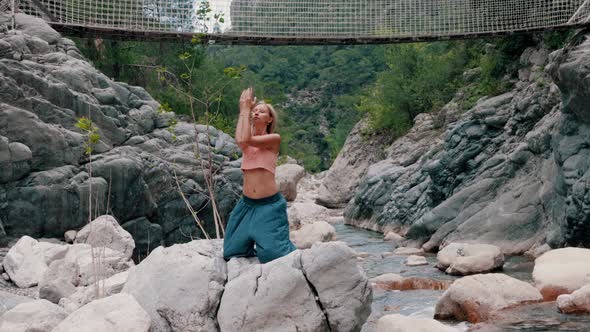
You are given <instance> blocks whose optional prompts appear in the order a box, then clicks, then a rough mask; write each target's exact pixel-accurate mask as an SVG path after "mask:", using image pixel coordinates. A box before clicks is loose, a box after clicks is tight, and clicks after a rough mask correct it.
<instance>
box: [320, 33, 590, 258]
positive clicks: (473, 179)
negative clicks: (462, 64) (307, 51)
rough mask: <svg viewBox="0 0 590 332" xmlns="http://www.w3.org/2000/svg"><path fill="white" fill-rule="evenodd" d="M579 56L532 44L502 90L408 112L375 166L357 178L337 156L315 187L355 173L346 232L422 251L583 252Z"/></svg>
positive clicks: (585, 171) (583, 96)
mask: <svg viewBox="0 0 590 332" xmlns="http://www.w3.org/2000/svg"><path fill="white" fill-rule="evenodd" d="M589 47H590V42H589V41H586V40H585V41H583V42H582V43H581V44H580V45H577V46H575V45H572V46H571V47H570V48H568V49H567V50H566V51H563V50H559V51H556V52H553V53H551V54H549V52H548V51H547V50H546V49H544V48H543V46H542V45H540V46H539V47H538V48H530V49H527V50H526V51H525V52H524V53H523V54H522V56H521V59H520V62H521V66H522V68H521V69H520V71H519V79H518V80H517V81H515V82H513V83H514V88H513V90H512V91H509V92H507V93H504V94H502V95H499V96H490V97H486V98H482V99H481V100H479V101H478V102H477V103H476V105H475V106H474V107H473V108H471V109H470V110H468V111H467V112H462V111H461V109H460V107H459V102H460V100H462V98H464V97H465V96H464V95H463V92H462V91H460V92H459V93H458V94H457V96H456V97H455V99H454V100H453V101H451V102H450V103H449V104H447V105H446V106H444V107H443V109H442V110H441V111H440V112H439V113H436V114H421V115H418V116H417V117H416V119H415V125H414V128H412V130H411V131H410V132H409V133H408V134H407V135H405V136H403V137H401V138H399V139H397V140H396V141H395V142H393V143H392V144H391V145H390V146H388V147H387V148H386V149H385V158H384V159H383V160H381V161H379V162H376V163H374V164H372V165H365V169H364V171H362V170H360V169H359V168H358V167H356V166H354V165H357V164H356V160H357V157H358V158H359V159H363V160H364V159H367V157H366V156H363V155H358V156H356V155H354V154H352V155H351V154H349V156H348V159H347V160H343V161H341V164H343V165H346V164H348V165H351V166H349V167H348V168H347V167H344V168H342V167H340V168H339V167H336V166H337V165H336V166H335V168H334V169H331V170H330V171H329V172H330V173H331V176H330V177H326V182H325V183H323V187H324V188H330V187H332V186H334V185H336V184H334V182H335V181H339V180H335V179H348V178H350V177H351V176H349V175H351V174H364V176H363V178H362V179H361V180H360V182H359V184H358V186H357V187H356V189H355V190H354V192H353V197H352V199H351V200H350V201H349V202H348V205H347V207H346V210H345V221H346V223H348V224H351V225H356V226H359V227H364V228H368V229H373V230H378V231H380V232H383V233H387V232H388V231H394V232H396V233H398V234H400V235H402V236H404V237H405V239H407V240H408V241H407V243H406V244H407V245H410V246H413V247H422V248H423V249H424V250H426V251H434V252H436V251H438V250H440V249H442V248H443V247H445V246H446V245H448V244H449V243H452V242H472V243H489V244H494V245H498V246H499V247H500V248H501V250H502V252H503V253H505V254H523V253H529V254H531V255H535V256H536V255H538V254H540V253H542V252H543V251H546V250H548V249H550V248H559V247H562V246H566V245H570V246H587V245H589V242H588V240H587V239H588V238H590V233H589V232H588V230H589V229H590V228H589V227H590V226H589V225H590V208H589V206H590V205H589V200H588V197H590V196H589V195H590V190H589V188H590V186H589V185H588V181H589V179H590V159H589V158H588V156H589V155H590V153H589V152H590V150H589V149H588V148H589V147H590V122H589V119H590V113H588V108H587V107H585V106H584V105H586V101H587V88H588V87H587V82H586V81H585V80H584V79H583V77H586V75H587V72H588V69H587V67H588V63H590V52H589V51H588V49H589ZM472 76H473V75H470V76H469V80H473V79H474V78H473V77H472ZM468 84H469V81H466V85H468ZM351 142H352V143H350V144H353V145H354V146H355V147H356V150H357V151H364V149H363V145H362V144H360V145H361V146H359V143H358V140H352V139H351ZM366 144H367V145H369V146H371V147H372V146H373V145H374V144H373V143H372V142H367V143H366ZM346 151H350V149H347V147H346V146H345V147H344V149H343V154H342V155H341V156H344V154H345V152H346ZM367 151H370V150H367ZM358 153H361V152H358ZM358 153H357V154H358ZM323 195H324V196H325V195H327V194H326V193H325V192H324V193H323ZM338 195H340V196H341V194H338ZM338 195H335V196H334V197H340V196H338ZM327 200H328V199H327V198H325V197H320V198H319V199H318V202H319V203H322V202H324V201H327ZM340 203H343V201H340ZM331 204H332V203H331Z"/></svg>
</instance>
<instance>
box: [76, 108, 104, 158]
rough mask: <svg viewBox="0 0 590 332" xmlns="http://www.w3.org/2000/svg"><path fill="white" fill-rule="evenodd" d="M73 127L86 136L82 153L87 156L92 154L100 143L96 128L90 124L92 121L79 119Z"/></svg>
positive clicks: (83, 118) (84, 118)
mask: <svg viewBox="0 0 590 332" xmlns="http://www.w3.org/2000/svg"><path fill="white" fill-rule="evenodd" d="M75 126H76V127H78V128H79V129H80V130H82V131H83V132H85V133H86V134H87V135H88V138H87V140H86V142H84V152H85V153H86V154H87V155H90V154H92V152H93V151H94V147H95V146H96V144H98V142H99V141H100V134H99V132H98V127H96V126H95V125H94V124H93V123H92V120H90V119H89V118H86V117H81V118H79V119H78V122H77V123H76V124H75Z"/></svg>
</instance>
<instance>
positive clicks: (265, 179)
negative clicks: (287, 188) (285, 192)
mask: <svg viewBox="0 0 590 332" xmlns="http://www.w3.org/2000/svg"><path fill="white" fill-rule="evenodd" d="M243 172H244V187H243V193H244V195H246V196H247V197H250V198H256V199H257V198H264V197H268V196H272V195H274V194H276V193H277V192H278V191H279V189H278V188H277V184H276V182H275V175H274V174H272V173H271V172H269V171H268V170H266V169H264V168H254V169H249V170H243Z"/></svg>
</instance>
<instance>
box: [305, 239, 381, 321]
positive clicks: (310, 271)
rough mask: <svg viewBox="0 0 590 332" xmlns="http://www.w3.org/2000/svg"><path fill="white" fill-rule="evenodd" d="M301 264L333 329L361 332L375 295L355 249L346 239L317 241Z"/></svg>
mask: <svg viewBox="0 0 590 332" xmlns="http://www.w3.org/2000/svg"><path fill="white" fill-rule="evenodd" d="M301 266H302V270H303V272H304V274H305V276H306V277H307V280H308V281H309V282H310V283H311V284H312V285H313V287H314V288H315V290H316V291H317V293H318V297H319V300H318V301H320V303H322V307H323V308H324V310H325V311H326V315H327V316H328V321H329V323H330V327H331V328H332V331H360V329H361V326H362V325H363V324H364V322H365V321H366V319H367V318H368V317H369V315H370V314H371V308H370V303H371V302H372V300H373V296H372V291H371V287H370V286H369V282H368V279H367V276H366V275H365V273H364V272H363V271H362V270H361V269H360V268H359V267H358V265H357V263H356V253H355V252H354V250H352V249H351V248H349V247H348V246H346V245H345V244H344V243H343V242H331V243H316V244H314V245H313V246H312V247H311V249H309V250H305V251H303V252H302V254H301ZM344 289H346V290H347V292H343V291H342V290H344Z"/></svg>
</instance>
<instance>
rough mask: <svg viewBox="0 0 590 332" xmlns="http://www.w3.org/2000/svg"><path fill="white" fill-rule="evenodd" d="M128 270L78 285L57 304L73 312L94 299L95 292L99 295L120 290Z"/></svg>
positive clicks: (113, 293) (111, 293)
mask: <svg viewBox="0 0 590 332" xmlns="http://www.w3.org/2000/svg"><path fill="white" fill-rule="evenodd" d="M128 276H129V272H128V271H124V272H121V273H117V274H115V275H114V276H112V277H110V278H107V279H104V280H101V281H99V282H98V283H94V284H92V285H89V286H86V287H79V288H78V289H77V290H76V291H75V292H74V293H72V294H71V295H69V296H67V297H64V298H62V299H61V300H60V301H59V305H61V306H62V307H64V309H65V310H66V311H67V312H70V313H71V312H74V311H76V310H78V309H79V308H80V307H82V306H84V305H86V304H88V303H90V302H92V301H94V300H96V294H100V296H101V297H107V296H111V295H115V294H118V293H120V292H121V290H122V289H123V286H124V285H125V283H126V282H127V278H128Z"/></svg>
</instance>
